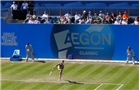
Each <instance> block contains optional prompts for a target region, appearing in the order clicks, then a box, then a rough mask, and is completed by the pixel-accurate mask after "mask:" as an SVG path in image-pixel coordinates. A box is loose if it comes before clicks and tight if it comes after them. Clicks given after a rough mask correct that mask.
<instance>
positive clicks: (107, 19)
mask: <svg viewBox="0 0 140 90" xmlns="http://www.w3.org/2000/svg"><path fill="white" fill-rule="evenodd" d="M104 23H105V24H110V16H109V13H106V15H105V18H104Z"/></svg>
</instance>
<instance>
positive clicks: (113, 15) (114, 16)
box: [110, 12, 116, 23]
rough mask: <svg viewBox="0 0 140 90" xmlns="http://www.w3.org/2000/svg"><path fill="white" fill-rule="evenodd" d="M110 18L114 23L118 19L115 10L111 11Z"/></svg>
mask: <svg viewBox="0 0 140 90" xmlns="http://www.w3.org/2000/svg"><path fill="white" fill-rule="evenodd" d="M110 20H111V23H114V22H115V20H116V14H115V13H114V12H111V16H110Z"/></svg>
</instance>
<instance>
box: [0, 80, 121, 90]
mask: <svg viewBox="0 0 140 90" xmlns="http://www.w3.org/2000/svg"><path fill="white" fill-rule="evenodd" d="M0 80H1V81H2V80H5V81H19V82H42V83H45V82H48V83H66V82H68V81H60V82H58V81H57V80H56V81H46V80H11V79H2V78H1V79H0ZM77 83H81V84H100V83H92V82H77ZM103 84H108V85H119V87H118V88H117V89H116V90H119V89H120V88H121V87H122V86H123V84H115V83H102V84H100V85H99V86H98V87H96V88H95V89H94V90H97V89H98V88H100V87H101V86H102V85H103Z"/></svg>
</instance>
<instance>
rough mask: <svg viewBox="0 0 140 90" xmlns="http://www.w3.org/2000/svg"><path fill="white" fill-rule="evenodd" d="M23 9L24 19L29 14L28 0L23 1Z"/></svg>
mask: <svg viewBox="0 0 140 90" xmlns="http://www.w3.org/2000/svg"><path fill="white" fill-rule="evenodd" d="M21 7H22V10H23V20H25V19H26V15H27V8H28V3H27V2H26V1H24V2H23V3H22V6H21Z"/></svg>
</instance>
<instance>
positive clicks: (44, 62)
mask: <svg viewBox="0 0 140 90" xmlns="http://www.w3.org/2000/svg"><path fill="white" fill-rule="evenodd" d="M35 62H41V63H46V62H45V61H43V60H42V61H41V60H40V61H35Z"/></svg>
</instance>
